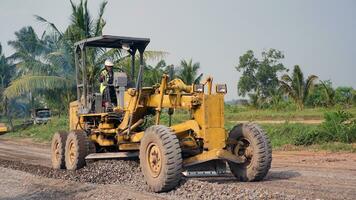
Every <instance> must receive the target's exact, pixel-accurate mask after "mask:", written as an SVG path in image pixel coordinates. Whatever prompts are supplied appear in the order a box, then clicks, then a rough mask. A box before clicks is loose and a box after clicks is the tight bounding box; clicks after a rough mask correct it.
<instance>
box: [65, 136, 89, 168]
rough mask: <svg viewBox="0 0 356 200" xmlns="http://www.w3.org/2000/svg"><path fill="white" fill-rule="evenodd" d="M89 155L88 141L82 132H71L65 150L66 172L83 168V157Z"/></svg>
mask: <svg viewBox="0 0 356 200" xmlns="http://www.w3.org/2000/svg"><path fill="white" fill-rule="evenodd" d="M89 153H90V141H89V139H88V138H87V136H86V134H85V132H83V131H71V132H70V133H69V135H68V137H67V141H66V148H65V164H66V167H67V169H68V170H77V169H80V168H82V167H84V166H85V157H86V156H87V155H88V154H89Z"/></svg>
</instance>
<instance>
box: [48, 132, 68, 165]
mask: <svg viewBox="0 0 356 200" xmlns="http://www.w3.org/2000/svg"><path fill="white" fill-rule="evenodd" d="M67 135H68V133H67V132H66V131H58V132H56V133H55V134H54V135H53V137H52V145H51V161H52V168H53V169H64V168H65V166H66V164H65V159H64V152H65V146H66V140H67Z"/></svg>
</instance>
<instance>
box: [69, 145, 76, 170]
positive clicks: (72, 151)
mask: <svg viewBox="0 0 356 200" xmlns="http://www.w3.org/2000/svg"><path fill="white" fill-rule="evenodd" d="M76 149H77V148H76V146H75V143H74V141H73V140H71V141H70V142H69V163H70V164H71V165H73V163H74V161H75V154H76Z"/></svg>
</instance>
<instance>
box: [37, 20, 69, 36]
mask: <svg viewBox="0 0 356 200" xmlns="http://www.w3.org/2000/svg"><path fill="white" fill-rule="evenodd" d="M34 17H35V19H36V20H37V21H39V22H42V23H44V24H47V25H48V26H49V27H51V28H52V29H53V30H54V31H55V32H56V33H57V34H58V35H60V36H61V37H62V36H63V33H62V32H61V31H59V29H58V28H57V26H56V25H55V24H54V23H52V22H49V21H48V20H46V19H45V18H43V17H41V16H39V15H34Z"/></svg>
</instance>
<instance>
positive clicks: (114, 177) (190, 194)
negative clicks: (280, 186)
mask: <svg viewBox="0 0 356 200" xmlns="http://www.w3.org/2000/svg"><path fill="white" fill-rule="evenodd" d="M0 166H1V167H5V168H11V169H15V170H20V171H24V172H28V173H31V174H35V175H38V176H43V177H47V178H56V179H65V180H72V181H77V182H89V183H96V184H125V185H126V186H129V187H132V188H133V189H135V190H137V191H147V190H148V187H147V186H146V184H145V181H144V179H143V175H142V173H141V170H140V167H139V163H138V161H132V160H128V161H118V160H103V161H97V162H92V163H90V164H89V165H88V166H86V167H84V168H83V169H80V170H77V171H67V170H53V169H51V168H47V167H43V166H37V165H29V164H23V163H21V162H18V161H6V160H0ZM160 196H162V197H167V198H169V199H294V198H295V197H293V196H287V195H285V194H281V193H272V192H270V191H266V190H264V189H260V188H251V187H249V186H243V185H241V184H239V185H236V184H232V182H226V183H210V182H206V181H201V180H194V179H183V180H182V182H181V184H180V186H178V187H177V188H176V189H175V190H172V191H170V192H168V193H161V194H160Z"/></svg>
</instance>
